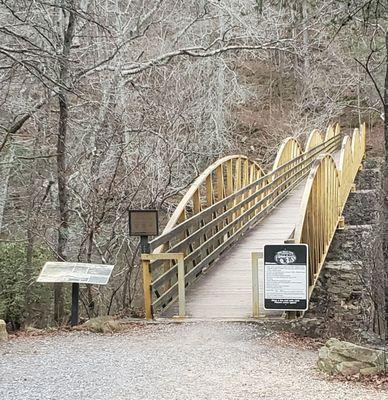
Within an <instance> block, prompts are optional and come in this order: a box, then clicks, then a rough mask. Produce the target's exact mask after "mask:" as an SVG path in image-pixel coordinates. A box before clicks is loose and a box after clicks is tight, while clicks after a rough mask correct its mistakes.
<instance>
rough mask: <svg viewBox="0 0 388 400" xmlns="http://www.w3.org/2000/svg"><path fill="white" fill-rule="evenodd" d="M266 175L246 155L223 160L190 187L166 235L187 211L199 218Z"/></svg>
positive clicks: (183, 218)
mask: <svg viewBox="0 0 388 400" xmlns="http://www.w3.org/2000/svg"><path fill="white" fill-rule="evenodd" d="M263 175H264V171H263V169H262V168H261V167H260V165H259V164H257V163H256V162H255V161H252V160H250V159H248V157H246V156H243V155H231V156H227V157H223V158H220V159H219V160H217V161H215V162H214V163H213V164H211V165H210V166H209V167H208V168H206V169H205V170H204V171H203V172H202V173H201V174H200V175H199V176H198V177H197V179H196V180H195V181H194V182H193V183H192V184H191V186H190V188H189V189H188V191H187V192H186V193H185V195H184V196H183V197H182V199H181V201H180V202H179V204H178V206H177V208H176V209H175V211H174V213H173V214H172V215H171V217H170V219H169V221H168V223H167V225H166V227H165V228H164V230H163V234H165V233H167V232H169V231H171V229H173V228H174V227H175V226H176V225H178V224H179V223H181V222H183V221H185V220H186V219H187V217H188V215H187V212H188V211H187V210H188V209H191V213H190V214H191V215H196V214H198V213H199V212H201V211H202V210H203V209H205V208H206V207H210V206H211V205H212V204H214V203H216V202H217V201H220V200H222V199H223V198H224V197H226V196H229V195H230V194H232V193H235V192H236V191H238V190H239V189H241V188H242V187H243V186H245V185H247V184H249V183H252V182H253V181H255V180H256V179H258V178H260V177H261V176H263Z"/></svg>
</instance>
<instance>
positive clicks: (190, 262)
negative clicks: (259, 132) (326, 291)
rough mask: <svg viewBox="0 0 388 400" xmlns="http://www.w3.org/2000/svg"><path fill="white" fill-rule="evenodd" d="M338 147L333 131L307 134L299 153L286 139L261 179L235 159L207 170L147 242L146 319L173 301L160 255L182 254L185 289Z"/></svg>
mask: <svg viewBox="0 0 388 400" xmlns="http://www.w3.org/2000/svg"><path fill="white" fill-rule="evenodd" d="M339 145H340V135H339V127H338V126H336V127H335V128H332V127H329V129H328V131H327V133H326V136H325V140H324V139H323V135H321V134H320V133H319V132H317V131H313V132H312V133H311V135H310V137H309V139H308V141H307V147H306V151H305V152H303V150H302V147H301V145H300V144H299V142H298V141H296V139H294V138H288V139H286V140H285V141H284V142H283V143H282V145H281V147H280V148H279V151H278V154H277V157H276V159H275V163H274V167H273V169H272V171H271V172H269V173H267V174H265V173H264V171H263V169H262V168H261V167H260V166H259V165H258V164H256V163H255V162H252V161H250V160H248V159H247V158H246V157H244V156H240V155H237V156H229V157H225V158H222V159H220V160H218V161H217V162H215V163H214V164H212V165H211V166H210V167H209V168H207V169H206V170H205V171H204V173H202V174H201V175H200V176H199V177H198V178H197V179H196V181H195V182H194V183H193V185H192V186H191V188H190V189H189V190H188V192H187V193H186V195H185V196H184V197H183V198H182V200H181V202H180V203H179V205H178V207H177V209H176V211H175V212H174V214H173V215H172V217H171V219H170V221H169V222H168V224H167V225H166V228H165V229H164V231H163V233H162V235H161V236H159V237H157V238H156V239H154V240H153V241H151V243H150V246H151V250H152V254H153V257H152V259H153V260H154V261H153V262H152V263H149V262H148V263H145V264H143V268H144V270H143V277H144V282H145V285H144V297H145V304H146V307H145V308H146V310H145V311H146V315H147V317H148V318H151V317H152V316H153V315H154V314H155V313H156V312H157V311H158V310H161V309H165V308H166V307H168V306H169V305H170V304H171V303H172V302H173V301H174V300H175V299H176V297H177V293H178V286H179V285H178V268H177V263H176V262H174V261H171V260H169V261H166V257H165V254H166V253H180V254H182V253H183V255H184V272H185V276H184V284H185V286H189V285H191V284H192V282H193V281H194V280H196V278H197V277H198V276H199V275H200V274H201V273H202V271H204V270H205V269H206V268H208V267H209V266H210V265H211V264H212V263H214V261H215V260H216V259H217V258H218V257H219V256H220V255H221V254H222V253H223V252H224V251H225V250H226V249H227V248H229V247H230V246H231V245H232V244H233V243H234V242H235V241H237V240H238V239H240V238H241V236H242V235H243V234H244V232H246V231H247V230H248V229H250V228H251V227H252V226H253V225H255V224H256V223H257V222H258V221H260V220H261V219H263V218H264V217H265V216H266V215H267V214H268V213H269V212H270V211H271V210H272V209H273V208H274V207H275V206H276V205H277V204H278V203H279V202H281V201H282V200H283V199H284V198H285V196H286V195H287V194H288V193H289V192H290V191H292V190H293V189H294V188H295V187H296V186H297V185H298V184H299V183H300V182H302V181H303V180H304V179H305V178H306V176H307V175H308V174H309V172H310V169H311V167H312V165H313V164H314V162H315V161H316V159H317V158H318V157H320V155H322V154H326V153H331V152H333V151H334V150H336V149H337V148H338V147H339ZM158 254H160V257H159V258H160V259H158Z"/></svg>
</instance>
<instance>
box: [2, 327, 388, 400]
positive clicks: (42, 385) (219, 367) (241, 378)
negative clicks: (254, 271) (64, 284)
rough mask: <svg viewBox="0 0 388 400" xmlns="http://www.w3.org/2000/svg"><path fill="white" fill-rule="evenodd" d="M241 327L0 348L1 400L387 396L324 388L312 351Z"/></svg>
mask: <svg viewBox="0 0 388 400" xmlns="http://www.w3.org/2000/svg"><path fill="white" fill-rule="evenodd" d="M274 337H275V336H273V334H272V333H271V332H269V331H267V330H265V329H264V328H263V327H261V326H258V325H254V324H251V325H250V324H243V323H220V322H219V323H215V322H208V323H204V322H202V323H192V324H169V325H164V324H163V325H146V326H141V327H136V328H134V329H133V330H131V331H128V332H125V333H120V334H113V335H101V334H94V333H87V332H72V333H63V334H58V335H54V336H39V337H28V338H23V339H21V338H18V339H14V340H11V341H9V342H7V343H3V344H0V399H1V400H13V399H18V400H30V399H31V400H43V399H50V400H54V399H58V400H66V399H72V400H77V399H93V400H100V399H101V400H107V399H109V400H124V399H125V400H127V399H130V400H140V399H146V400H154V399H155V400H156V399H157V400H163V399H166V400H174V399H179V400H185V399H190V400H191V399H195V400H201V399H207V400H218V399H219V400H221V399H222V400H228V399H241V400H244V399H267V400H275V399H276V400H283V399H284V400H294V399H295V400H302V399H303V400H310V399H324V400H331V399H333V400H341V399H346V400H357V399H360V400H367V399H371V400H372V399H376V400H379V399H388V394H387V392H383V391H377V390H374V389H370V388H366V387H363V386H361V385H359V384H354V383H350V382H349V383H348V382H336V381H327V380H326V379H325V378H324V377H323V376H322V375H321V374H319V373H318V372H316V371H315V363H316V357H317V354H316V351H313V350H305V349H300V348H295V347H289V346H284V345H280V344H279V342H278V341H276V340H274V339H273V338H274Z"/></svg>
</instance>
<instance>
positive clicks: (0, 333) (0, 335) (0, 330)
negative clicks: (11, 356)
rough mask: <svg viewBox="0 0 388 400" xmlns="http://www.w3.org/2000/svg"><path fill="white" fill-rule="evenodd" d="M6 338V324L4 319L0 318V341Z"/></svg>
mask: <svg viewBox="0 0 388 400" xmlns="http://www.w3.org/2000/svg"><path fill="white" fill-rule="evenodd" d="M6 340H8V333H7V325H6V323H5V321H4V320H2V319H0V342H3V341H6Z"/></svg>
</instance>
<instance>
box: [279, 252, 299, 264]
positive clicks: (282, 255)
mask: <svg viewBox="0 0 388 400" xmlns="http://www.w3.org/2000/svg"><path fill="white" fill-rule="evenodd" d="M275 261H276V262H277V263H278V264H291V263H293V262H295V261H296V255H295V253H294V252H293V251H290V250H281V251H278V252H277V253H276V254H275Z"/></svg>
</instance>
